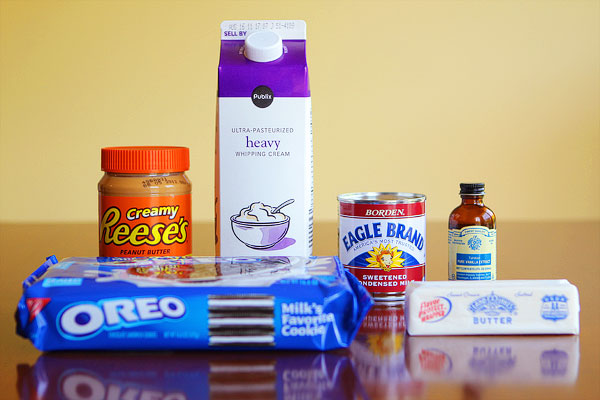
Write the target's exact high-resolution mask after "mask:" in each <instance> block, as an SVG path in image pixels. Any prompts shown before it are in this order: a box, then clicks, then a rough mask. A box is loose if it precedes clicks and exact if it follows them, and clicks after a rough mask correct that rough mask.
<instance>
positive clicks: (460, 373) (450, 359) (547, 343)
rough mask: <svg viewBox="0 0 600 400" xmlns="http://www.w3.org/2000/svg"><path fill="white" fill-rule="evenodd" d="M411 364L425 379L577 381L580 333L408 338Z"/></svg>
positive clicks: (416, 376)
mask: <svg viewBox="0 0 600 400" xmlns="http://www.w3.org/2000/svg"><path fill="white" fill-rule="evenodd" d="M405 351H406V352H407V364H408V369H409V372H410V375H411V376H412V377H413V379H416V380H419V381H425V382H463V383H464V382H469V383H480V384H483V383H486V384H488V383H510V384H515V383H516V384H519V383H520V384H529V385H530V384H560V385H562V384H573V383H575V382H576V381H577V375H578V370H579V337H578V336H545V337H535V336H500V337H492V336H478V337H465V336H429V337H418V336H409V337H408V338H407V340H406V348H405Z"/></svg>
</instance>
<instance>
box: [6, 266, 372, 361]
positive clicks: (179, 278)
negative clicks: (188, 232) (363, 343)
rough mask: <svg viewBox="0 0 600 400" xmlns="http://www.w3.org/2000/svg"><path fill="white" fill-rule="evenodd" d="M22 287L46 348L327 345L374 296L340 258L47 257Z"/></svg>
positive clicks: (344, 333) (22, 328)
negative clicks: (59, 258) (349, 271)
mask: <svg viewBox="0 0 600 400" xmlns="http://www.w3.org/2000/svg"><path fill="white" fill-rule="evenodd" d="M23 288H24V289H23V290H24V291H23V297H22V298H21V301H20V302H19V305H18V308H17V313H16V319H17V333H19V334H20V335H21V336H23V337H25V338H29V339H30V340H31V341H32V342H33V344H34V345H35V347H37V348H38V349H40V350H99V349H111V350H175V349H313V350H330V349H336V348H343V347H347V346H349V344H350V342H351V341H352V339H353V338H354V336H355V334H356V331H357V330H358V327H359V325H360V323H361V321H362V319H363V317H364V316H365V314H366V313H367V311H368V310H369V308H370V307H371V305H372V304H373V302H372V299H371V297H370V295H369V294H368V293H367V291H366V290H365V289H364V288H363V287H362V286H361V285H360V283H359V282H358V281H357V280H356V279H355V278H354V277H353V276H352V275H351V274H348V273H346V272H345V271H344V269H343V266H342V265H341V263H340V262H339V260H338V258H337V257H314V258H311V259H305V258H300V257H262V258H255V257H235V258H225V257H221V258H219V257H161V258H136V259H133V258H123V259H119V258H67V259H65V260H62V261H60V262H58V263H57V262H56V259H55V258H51V257H49V258H48V260H47V261H46V262H45V263H44V264H43V265H42V266H41V267H40V268H38V269H37V270H36V271H35V272H34V273H33V274H32V275H31V276H30V277H28V278H27V279H26V280H25V281H24V282H23Z"/></svg>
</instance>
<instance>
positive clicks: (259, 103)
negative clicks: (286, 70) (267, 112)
mask: <svg viewBox="0 0 600 400" xmlns="http://www.w3.org/2000/svg"><path fill="white" fill-rule="evenodd" d="M252 103H254V105H255V106H256V107H258V108H267V107H269V106H270V105H271V103H273V91H272V90H271V88H270V87H268V86H264V85H261V86H257V87H256V88H255V89H254V90H253V91H252Z"/></svg>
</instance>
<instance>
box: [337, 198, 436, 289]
mask: <svg viewBox="0 0 600 400" xmlns="http://www.w3.org/2000/svg"><path fill="white" fill-rule="evenodd" d="M339 229H340V230H339V249H340V260H341V261H342V263H343V264H344V266H345V267H346V268H348V270H349V271H350V272H352V273H353V274H354V275H355V276H356V277H357V278H358V279H359V280H360V281H361V282H362V284H363V285H364V286H365V287H366V288H367V289H368V290H369V291H370V292H371V293H403V292H404V291H405V289H406V286H407V285H408V283H409V282H412V281H422V280H424V278H425V250H426V249H425V202H417V203H407V204H354V203H343V202H341V203H340V227H339Z"/></svg>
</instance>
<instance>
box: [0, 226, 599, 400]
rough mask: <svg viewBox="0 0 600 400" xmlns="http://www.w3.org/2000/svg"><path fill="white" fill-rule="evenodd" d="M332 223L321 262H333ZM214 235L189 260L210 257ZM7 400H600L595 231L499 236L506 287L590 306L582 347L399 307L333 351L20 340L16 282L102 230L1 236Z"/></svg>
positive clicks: (435, 254)
mask: <svg viewBox="0 0 600 400" xmlns="http://www.w3.org/2000/svg"><path fill="white" fill-rule="evenodd" d="M336 229H337V226H336V224H335V223H321V224H319V223H317V224H316V226H315V251H314V253H315V254H316V255H331V254H336V253H337V230H336ZM427 229H428V234H427V240H428V243H427V250H428V252H427V279H428V280H445V279H446V265H447V247H446V238H447V236H446V228H445V224H443V223H430V224H428V226H427ZM212 232H213V231H212V225H210V224H198V225H195V226H194V236H195V237H194V242H195V243H194V254H198V255H210V254H213V245H212V243H213V242H212V238H213V236H212ZM0 234H1V237H0V239H1V240H0V246H1V247H0V257H1V271H2V279H1V280H0V281H1V286H0V296H1V300H2V301H1V303H0V304H1V306H0V317H1V318H2V324H1V333H0V337H1V339H2V340H1V341H0V346H1V348H0V349H1V352H2V356H1V357H0V360H1V362H0V369H1V374H0V382H1V384H2V394H1V395H0V397H1V398H6V399H12V398H17V399H18V398H21V399H77V400H81V399H86V400H88V399H110V400H112V399H114V400H121V399H123V400H130V399H133V400H137V399H140V400H155V399H156V400H158V399H165V400H182V399H311V400H314V399H404V398H411V399H412V398H418V399H426V398H431V399H437V398H440V399H442V398H443V399H479V398H482V399H484V398H511V399H513V398H527V399H530V398H540V399H541V398H544V399H561V398H577V399H584V398H590V399H594V398H599V397H600V359H599V357H600V351H599V349H600V331H599V328H600V323H599V321H600V313H599V312H598V309H599V306H600V301H599V297H598V296H599V293H600V289H599V284H600V270H599V269H598V267H599V262H598V260H599V259H600V223H597V222H577V223H569V222H535V223H534V222H528V223H518V222H512V223H511V222H506V223H499V224H498V236H499V239H498V243H499V244H498V275H499V278H500V279H558V278H566V279H569V280H570V281H571V282H572V283H574V284H575V285H577V286H578V288H579V292H580V297H581V334H580V335H579V336H570V335H562V336H553V335H548V336H471V337H468V336H457V337H450V336H445V337H442V336H438V337H411V336H409V335H407V334H406V332H405V331H406V329H405V326H406V323H405V318H404V306H403V304H401V303H400V304H395V305H392V306H383V305H377V306H375V307H373V308H372V309H371V310H370V312H369V313H368V315H367V317H366V318H365V320H364V321H363V323H362V325H361V327H360V330H359V332H358V334H357V336H356V338H355V340H354V342H353V343H352V345H351V346H350V348H348V349H343V350H337V351H329V352H310V351H304V352H289V351H283V352H282V351H272V352H265V351H247V352H239V351H225V352H223V351H213V352H196V351H180V352H48V353H41V352H40V351H38V350H36V349H35V348H34V347H33V346H32V345H31V343H29V342H28V341H26V340H24V339H22V338H20V337H18V336H17V335H16V334H15V322H14V316H13V314H14V310H15V307H16V304H17V301H18V299H19V297H20V290H21V287H20V282H21V281H22V280H23V279H24V278H25V277H26V276H27V275H28V274H29V273H30V272H31V271H32V270H33V269H34V268H36V267H37V266H38V265H39V264H40V263H41V261H43V260H44V259H45V257H46V256H47V255H49V254H56V255H57V257H58V258H64V257H68V256H93V255H95V254H96V238H95V235H96V227H95V225H93V224H82V225H60V224H59V225H2V226H0Z"/></svg>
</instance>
